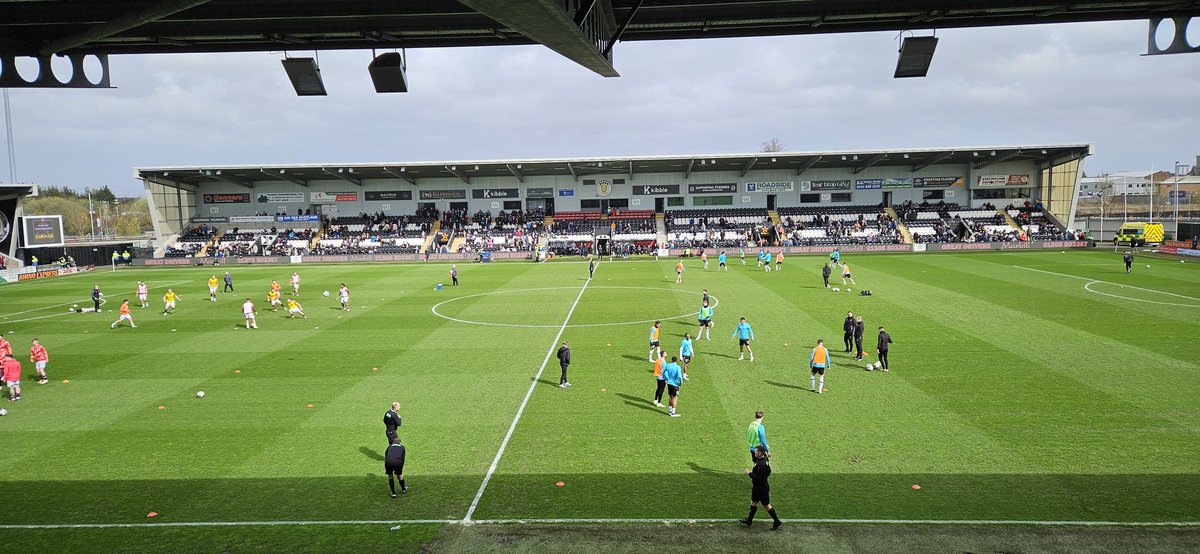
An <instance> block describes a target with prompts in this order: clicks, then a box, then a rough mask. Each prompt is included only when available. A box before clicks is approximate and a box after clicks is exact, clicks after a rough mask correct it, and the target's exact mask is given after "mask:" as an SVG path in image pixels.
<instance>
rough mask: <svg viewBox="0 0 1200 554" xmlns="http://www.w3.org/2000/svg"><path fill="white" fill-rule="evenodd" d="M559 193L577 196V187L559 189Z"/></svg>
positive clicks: (560, 194)
mask: <svg viewBox="0 0 1200 554" xmlns="http://www.w3.org/2000/svg"><path fill="white" fill-rule="evenodd" d="M558 195H559V196H563V197H570V196H575V189H558Z"/></svg>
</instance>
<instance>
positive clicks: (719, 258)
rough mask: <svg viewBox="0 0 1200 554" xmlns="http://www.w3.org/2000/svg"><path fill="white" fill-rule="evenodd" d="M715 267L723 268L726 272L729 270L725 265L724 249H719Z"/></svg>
mask: <svg viewBox="0 0 1200 554" xmlns="http://www.w3.org/2000/svg"><path fill="white" fill-rule="evenodd" d="M717 269H724V270H725V272H726V273H728V272H729V266H727V265H725V251H724V250H722V251H721V255H720V256H717Z"/></svg>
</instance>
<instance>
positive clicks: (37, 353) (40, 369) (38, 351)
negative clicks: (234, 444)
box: [29, 327, 882, 385]
mask: <svg viewBox="0 0 1200 554" xmlns="http://www.w3.org/2000/svg"><path fill="white" fill-rule="evenodd" d="M880 329H882V327H880ZM881 332H882V331H881ZM29 361H31V362H33V367H34V369H36V370H37V374H38V384H39V385H45V384H46V383H49V382H50V378H49V377H46V362H49V361H50V355H49V354H47V353H46V347H45V346H42V345H41V343H39V342H38V340H37V339H33V346H31V347H30V348H29Z"/></svg>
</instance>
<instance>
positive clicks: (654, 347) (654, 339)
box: [646, 321, 660, 363]
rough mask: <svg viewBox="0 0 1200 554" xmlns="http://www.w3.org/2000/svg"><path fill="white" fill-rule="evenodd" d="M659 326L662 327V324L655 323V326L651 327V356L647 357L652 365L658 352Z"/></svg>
mask: <svg viewBox="0 0 1200 554" xmlns="http://www.w3.org/2000/svg"><path fill="white" fill-rule="evenodd" d="M659 325H660V323H659V322H657V321H655V322H654V325H653V326H651V327H650V354H649V355H647V356H646V357H647V358H649V360H648V361H649V362H651V363H653V362H654V353H655V352H658V327H659Z"/></svg>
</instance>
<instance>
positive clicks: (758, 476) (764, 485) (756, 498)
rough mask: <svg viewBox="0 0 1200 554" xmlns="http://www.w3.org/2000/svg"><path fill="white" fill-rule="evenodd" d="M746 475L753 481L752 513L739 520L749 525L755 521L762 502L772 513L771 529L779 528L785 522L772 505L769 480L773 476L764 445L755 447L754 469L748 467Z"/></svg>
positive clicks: (751, 488) (751, 494)
mask: <svg viewBox="0 0 1200 554" xmlns="http://www.w3.org/2000/svg"><path fill="white" fill-rule="evenodd" d="M746 476H747V477H749V478H750V482H751V483H753V484H752V485H751V487H750V513H749V514H747V515H746V519H739V520H738V521H739V522H741V523H743V524H745V525H746V526H747V527H749V526H750V525H751V524H753V523H754V514H755V513H756V512H758V505H759V504H762V505H763V506H766V507H767V513H768V514H771V519H772V520H774V522H775V523H774V524H773V525H771V530H772V531H774V530H776V529H779V526H780V525H783V522H782V521H780V520H779V516H778V515H776V514H775V506H773V505H771V485H770V484H769V483H768V481H767V479H768V478H769V477H771V464H770V462H768V461H767V451H766V449H765V448H763V447H762V446H759V447H758V448H755V449H754V469H747V470H746Z"/></svg>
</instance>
